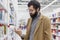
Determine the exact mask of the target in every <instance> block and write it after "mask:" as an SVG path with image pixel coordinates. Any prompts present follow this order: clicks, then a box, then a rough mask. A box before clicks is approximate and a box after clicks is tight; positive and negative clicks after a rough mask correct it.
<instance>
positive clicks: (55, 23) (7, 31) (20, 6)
mask: <svg viewBox="0 0 60 40" xmlns="http://www.w3.org/2000/svg"><path fill="white" fill-rule="evenodd" d="M29 1H31V0H0V40H22V38H21V37H20V36H19V35H18V34H17V33H16V32H15V31H14V28H16V29H18V28H21V31H22V34H23V35H26V31H27V30H26V25H27V21H28V18H30V15H29V11H28V7H27V4H28V2H29ZM37 1H39V2H40V4H41V10H40V12H41V13H42V14H43V15H45V16H47V17H48V18H49V19H50V20H51V32H52V38H51V40H60V0H37Z"/></svg>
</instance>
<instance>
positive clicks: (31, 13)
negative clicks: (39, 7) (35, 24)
mask: <svg viewBox="0 0 60 40" xmlns="http://www.w3.org/2000/svg"><path fill="white" fill-rule="evenodd" d="M28 9H29V13H30V16H33V15H34V14H35V12H36V9H34V7H33V6H32V5H31V6H30V7H28Z"/></svg>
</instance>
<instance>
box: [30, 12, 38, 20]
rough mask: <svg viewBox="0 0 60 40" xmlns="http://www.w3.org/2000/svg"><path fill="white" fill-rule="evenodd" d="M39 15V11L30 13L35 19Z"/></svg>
mask: <svg viewBox="0 0 60 40" xmlns="http://www.w3.org/2000/svg"><path fill="white" fill-rule="evenodd" d="M37 15H38V12H35V13H34V14H32V13H30V17H31V18H33V19H34V18H35V17H36V16H37Z"/></svg>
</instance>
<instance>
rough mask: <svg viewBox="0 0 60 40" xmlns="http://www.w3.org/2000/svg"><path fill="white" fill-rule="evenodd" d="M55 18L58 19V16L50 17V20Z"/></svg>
mask: <svg viewBox="0 0 60 40" xmlns="http://www.w3.org/2000/svg"><path fill="white" fill-rule="evenodd" d="M56 18H60V16H56V17H50V19H51V20H52V19H56Z"/></svg>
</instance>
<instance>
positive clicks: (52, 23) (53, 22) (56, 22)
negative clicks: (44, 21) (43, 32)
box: [51, 22, 60, 25]
mask: <svg viewBox="0 0 60 40" xmlns="http://www.w3.org/2000/svg"><path fill="white" fill-rule="evenodd" d="M51 24H52V25H53V24H56V25H57V24H60V22H52V23H51Z"/></svg>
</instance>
